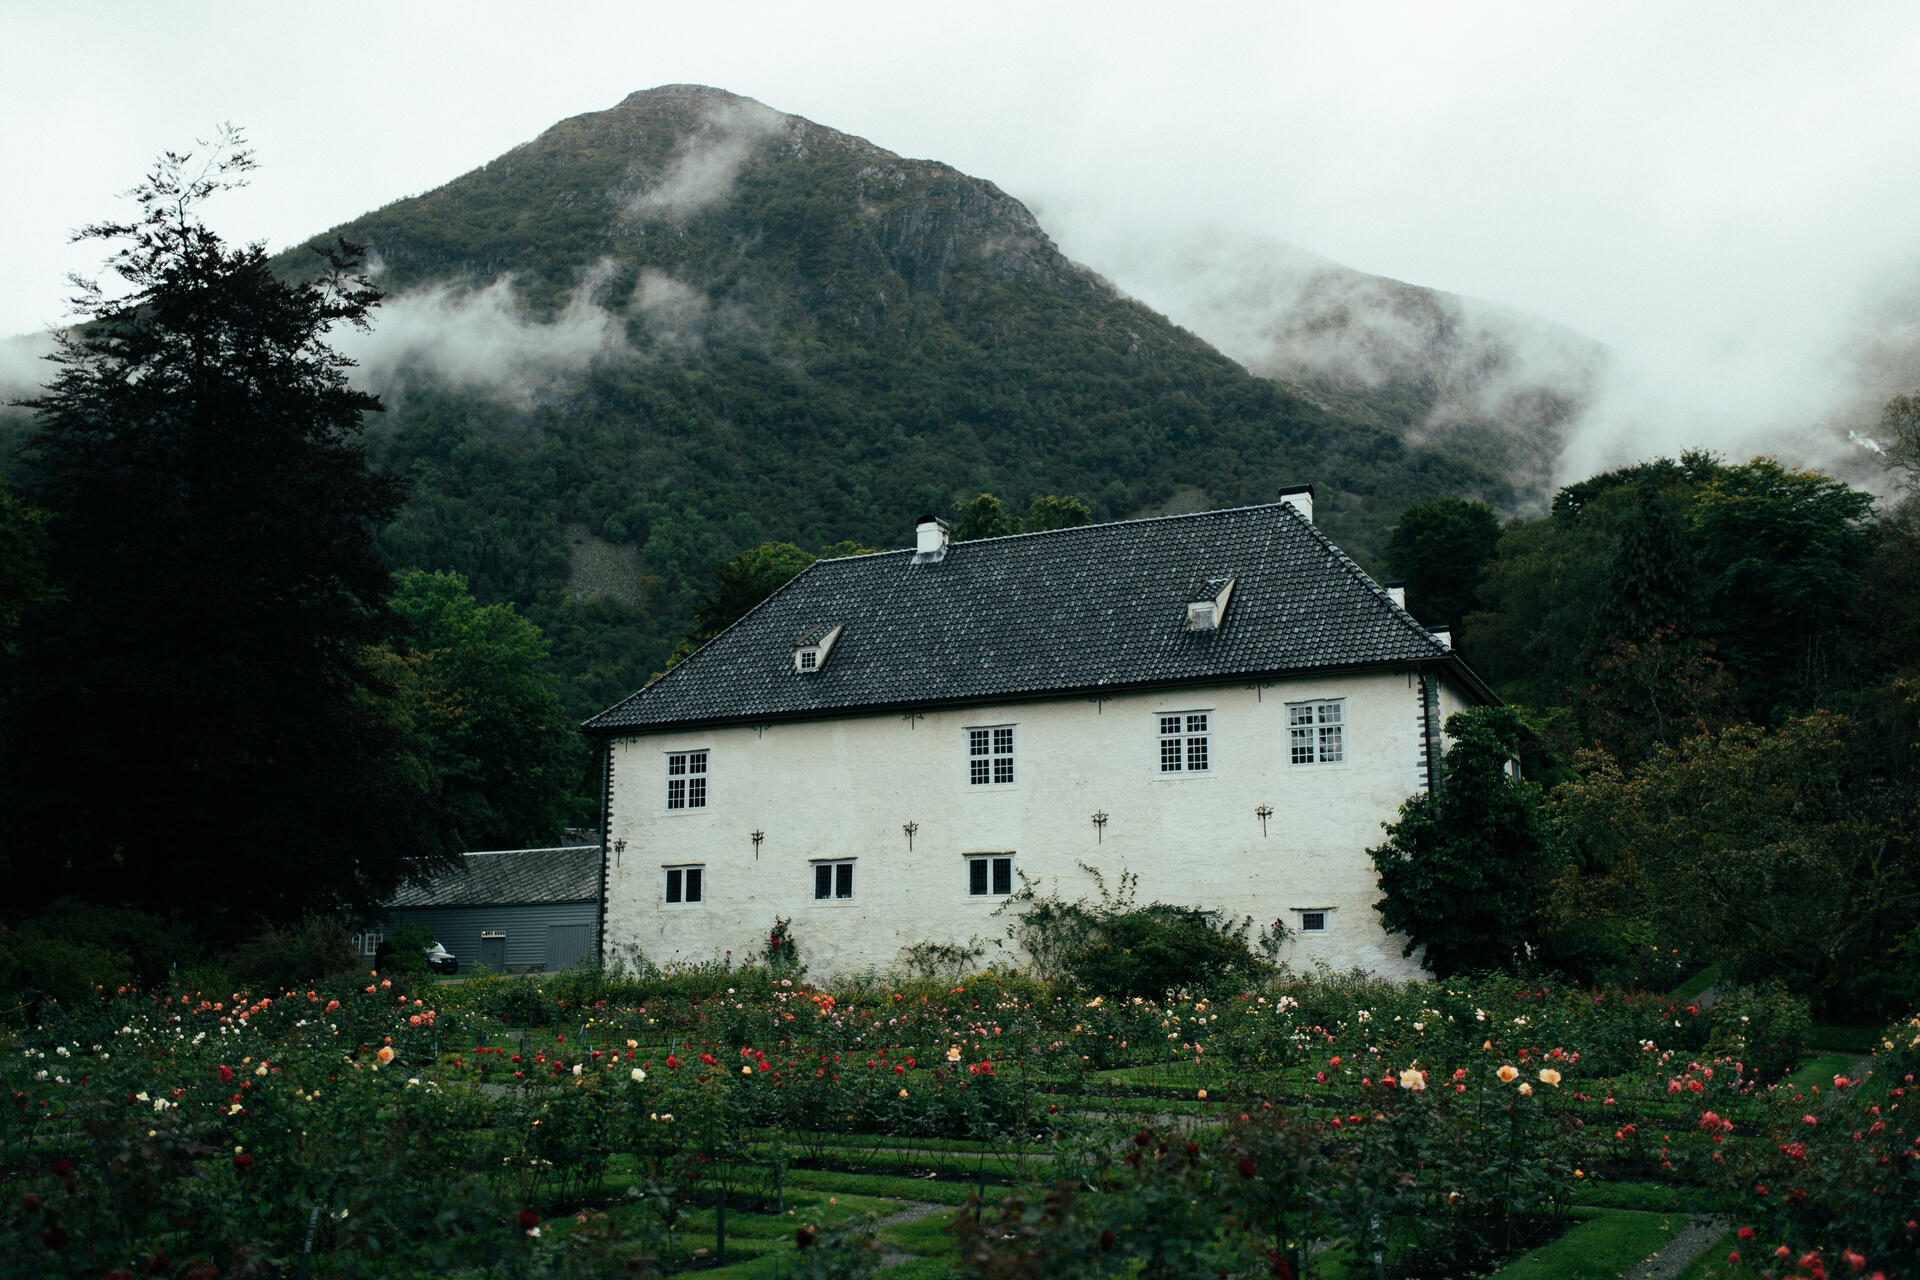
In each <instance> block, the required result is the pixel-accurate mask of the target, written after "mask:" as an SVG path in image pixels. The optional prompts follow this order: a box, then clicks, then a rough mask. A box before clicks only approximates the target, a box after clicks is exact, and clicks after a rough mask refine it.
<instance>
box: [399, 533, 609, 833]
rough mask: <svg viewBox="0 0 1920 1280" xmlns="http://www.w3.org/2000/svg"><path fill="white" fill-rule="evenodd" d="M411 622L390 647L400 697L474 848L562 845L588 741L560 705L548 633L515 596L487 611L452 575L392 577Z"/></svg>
mask: <svg viewBox="0 0 1920 1280" xmlns="http://www.w3.org/2000/svg"><path fill="white" fill-rule="evenodd" d="M393 606H394V608H395V609H396V610H397V611H398V612H399V614H400V615H401V617H402V618H404V619H405V620H406V622H407V623H408V624H409V627H408V631H407V633H406V634H405V635H403V636H401V637H398V638H397V639H396V640H395V641H394V642H393V645H392V650H393V653H394V656H395V658H396V659H397V663H396V670H397V672H398V673H400V678H399V681H398V683H399V688H400V692H401V698H402V701H403V702H404V704H405V705H406V707H407V709H408V711H409V713H410V714H411V716H412V717H413V721H414V725H415V727H416V728H417V729H418V730H419V732H420V734H421V737H422V738H423V739H424V743H425V751H426V758H427V762H428V764H429V765H430V766H431V767H432V769H433V772H434V779H435V782H436V783H437V785H438V787H439V790H440V792H441V794H442V795H443V797H444V798H445V800H446V801H447V803H449V804H450V805H451V806H452V808H453V812H454V820H455V822H456V823H457V824H458V826H459V829H460V836H461V839H462V840H463V841H464V842H465V843H466V845H467V847H468V848H471V849H502V848H516V847H523V846H540V845H547V844H553V843H557V842H558V840H559V837H560V835H561V830H562V828H563V827H565V826H566V825H567V823H568V822H569V821H570V820H574V819H576V818H578V817H580V816H582V809H583V805H584V802H585V797H583V796H580V795H577V794H575V792H576V788H577V787H578V784H579V781H580V779H581V775H582V770H583V769H584V767H585V764H586V756H587V745H586V739H584V738H582V737H581V736H580V733H579V731H578V730H577V729H576V728H575V727H574V725H573V722H572V721H571V720H570V719H569V718H568V717H567V715H566V713H565V712H564V710H562V708H561V705H560V698H559V696H558V694H556V693H555V691H554V688H553V678H552V676H551V674H550V672H549V671H548V667H547V658H548V649H547V640H546V637H545V636H543V635H541V634H540V629H539V628H538V627H536V626H534V625H533V624H532V623H531V622H528V621H527V620H526V619H525V618H522V617H521V616H520V615H519V614H518V613H516V612H515V611H514V608H513V606H512V605H510V604H494V605H488V606H486V607H484V608H482V607H481V606H480V604H479V603H478V602H477V601H475V600H474V598H473V596H472V594H471V593H470V592H469V591H468V590H467V582H466V579H464V578H462V577H461V576H460V575H459V574H457V573H423V572H420V571H418V570H414V571H411V572H408V573H404V574H401V575H399V579H398V582H397V584H396V588H395V591H394V596H393Z"/></svg>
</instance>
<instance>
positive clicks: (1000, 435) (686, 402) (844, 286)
mask: <svg viewBox="0 0 1920 1280" xmlns="http://www.w3.org/2000/svg"><path fill="white" fill-rule="evenodd" d="M328 234H329V236H331V235H334V234H339V235H344V236H346V237H348V238H349V239H352V240H355V241H359V242H362V243H365V244H366V245H368V246H369V249H370V251H371V253H372V255H373V261H374V262H375V264H376V265H377V268H378V271H379V278H380V282H381V284H382V285H383V286H384V287H385V288H386V289H387V290H388V291H389V294H390V297H389V300H388V302H387V303H386V305H385V306H384V307H383V308H382V310H381V313H380V315H379V316H378V317H377V319H376V328H375V331H374V333H373V334H372V335H371V336H370V337H367V338H364V339H359V340H357V341H356V342H355V343H354V345H353V346H352V348H351V349H352V350H353V351H354V352H355V354H357V355H358V356H359V358H360V359H361V361H362V363H363V372H364V375H365V377H366V378H367V380H368V381H369V383H370V384H371V385H372V386H373V388H374V389H376V390H378V391H379V392H380V393H381V394H382V395H383V397H384V398H385V400H386V402H387V405H388V412H387V414H386V415H385V419H384V421H382V422H380V423H378V424H376V425H375V427H374V429H373V432H372V433H371V439H372V440H373V443H374V449H375V454H376V457H377V459H378V461H379V462H380V463H381V464H382V465H384V466H386V467H389V468H392V469H395V470H398V471H401V472H403V473H406V474H408V475H410V476H412V477H413V479H414V482H415V483H414V490H413V495H412V499H411V501H410V502H409V504H408V506H407V508H406V509H405V511H404V512H403V513H402V515H401V517H400V518H399V520H398V521H397V522H396V523H395V524H394V525H393V526H392V527H391V528H390V529H388V530H387V531H386V533H385V534H384V536H383V539H382V548H383V550H384V552H385V554H386V555H387V556H388V557H389V559H390V560H391V561H392V562H393V563H394V564H395V566H396V567H421V568H431V569H442V568H446V569H455V570H458V571H460V572H462V573H465V574H467V575H468V576H469V577H470V578H471V580H472V582H473V585H474V588H475V590H476V592H477V593H478V594H479V595H480V596H481V598H482V599H500V598H508V599H514V600H517V601H519V602H520V603H521V604H522V605H523V606H525V607H526V608H527V609H528V610H529V612H530V613H531V614H532V616H534V617H535V618H536V619H537V620H538V621H539V622H540V623H541V624H542V625H543V626H544V627H546V628H547V629H548V630H549V631H550V632H551V633H552V634H553V636H554V640H555V646H556V654H555V656H556V662H557V664H558V665H559V666H560V668H561V669H562V671H563V672H564V673H565V675H566V677H567V679H568V681H569V682H570V688H569V690H568V697H569V701H570V705H571V706H573V708H574V709H576V710H579V711H583V712H584V711H586V710H590V709H592V708H594V707H596V706H598V705H600V704H603V703H605V702H608V701H610V700H612V699H613V698H616V697H618V696H622V695H624V694H625V693H628V692H631V690H632V688H633V687H635V686H636V685H637V684H638V683H639V682H640V681H642V680H643V679H644V678H645V676H646V675H647V674H648V673H649V672H651V671H653V670H657V669H658V668H659V666H660V665H661V663H662V662H663V660H664V658H665V656H666V654H667V653H668V652H669V650H670V649H671V647H672V645H673V643H674V641H675V640H676V639H677V638H678V637H679V636H680V635H681V634H682V633H683V632H684V631H685V630H686V625H687V619H688V616H689V614H690V610H691V607H692V605H693V603H694V602H695V601H696V600H697V598H698V595H699V592H700V591H701V589H702V588H703V587H704V585H705V581H706V577H707V574H708V571H709V570H710V568H711V566H712V565H713V564H714V563H715V562H717V561H719V560H721V559H723V558H725V557H727V556H730V555H732V554H734V553H736V552H738V551H740V550H741V549H743V548H746V547H750V546H753V545H756V544H758V543H759V542H760V541H761V540H763V539H767V538H774V539H785V540H791V541H795V542H798V543H800V544H802V545H803V546H808V547H816V546H819V545H822V544H825V543H828V542H832V541H837V540H840V539H847V538H851V539H855V540H858V541H861V542H863V543H867V544H869V545H874V546H892V545H897V544H900V543H902V542H903V541H904V540H905V538H906V536H907V532H906V531H907V530H908V529H909V528H910V527H911V523H912V520H913V518H914V517H915V516H916V515H918V514H920V513H922V512H925V511H946V510H948V509H949V508H950V507H951V506H952V504H953V503H954V501H955V500H956V499H958V498H961V497H963V496H966V495H970V494H972V493H973V492H976V491H979V490H988V491H992V492H994V493H997V494H999V495H1001V496H1002V497H1003V498H1005V499H1006V500H1007V501H1008V502H1009V504H1010V505H1012V506H1015V507H1022V508H1023V507H1024V506H1025V505H1026V503H1027V502H1028V501H1029V500H1030V499H1031V498H1032V497H1033V496H1036V495H1039V494H1044V493H1072V494H1078V495H1081V496H1082V497H1084V498H1085V499H1086V500H1087V501H1088V502H1089V503H1090V504H1091V506H1092V507H1093V509H1094V512H1095V515H1096V517H1097V518H1102V519H1111V518H1118V517H1123V516H1127V515H1130V514H1136V513H1139V512H1142V511H1146V510H1151V509H1154V508H1156V506H1158V505H1159V504H1163V503H1165V502H1166V501H1168V500H1169V499H1170V498H1174V497H1175V496H1176V495H1178V500H1180V501H1183V502H1185V503H1187V504H1190V505H1200V504H1206V505H1231V504H1236V503H1244V502H1254V501H1264V500H1269V499H1271V498H1272V496H1273V494H1274V493H1275V492H1277V491H1278V490H1279V489H1280V488H1281V487H1282V486H1284V485H1287V484H1295V483H1302V482H1312V483H1314V484H1315V485H1316V486H1318V489H1319V495H1320V508H1319V509H1320V512H1321V516H1322V522H1323V523H1324V524H1325V525H1326V526H1327V527H1328V528H1329V530H1330V531H1331V532H1332V533H1333V535H1334V536H1335V537H1336V538H1338V539H1340V540H1342V541H1343V542H1344V543H1345V544H1346V545H1348V546H1350V547H1352V548H1353V549H1354V550H1355V551H1357V552H1358V553H1360V554H1361V555H1362V556H1363V557H1365V556H1367V555H1368V554H1369V553H1371V552H1372V551H1373V550H1375V549H1376V548H1377V547H1378V546H1379V545H1380V542H1381V540H1382V538H1383V536H1384V530H1385V528H1386V526H1387V525H1388V523H1389V522H1390V521H1391V520H1392V519H1393V518H1394V516H1395V515H1397V514H1398V512H1399V511H1400V510H1401V508H1402V507H1404V506H1405V505H1406V504H1407V503H1408V502H1410V501H1414V500H1417V499H1421V498H1428V497H1434V496H1438V495H1441V494H1458V493H1467V494H1473V495H1476V496H1483V497H1486V498H1488V499H1489V500H1491V501H1493V502H1495V503H1498V504H1508V503H1513V502H1515V501H1519V500H1522V499H1523V498H1524V497H1525V496H1527V495H1523V494H1519V493H1516V492H1515V490H1514V487H1513V482H1512V480H1511V474H1512V473H1511V471H1510V469H1509V468H1508V466H1507V460H1506V457H1505V455H1503V454H1502V453H1501V451H1500V450H1498V449H1492V450H1479V449H1463V448H1460V447H1459V445H1458V442H1457V441H1449V442H1439V443H1433V444H1428V445H1418V444H1412V443H1409V442H1408V439H1407V438H1406V437H1407V436H1408V435H1409V433H1408V431H1407V430H1406V428H1405V423H1404V415H1400V416H1398V417H1396V415H1395V414H1393V413H1391V412H1364V411H1358V410H1356V409H1355V407H1354V405H1353V404H1352V403H1351V402H1342V401H1339V400H1337V399H1336V398H1334V397H1330V396H1328V395H1326V394H1319V395H1315V396H1308V395H1303V394H1302V393H1301V392H1300V391H1299V389H1297V388H1295V387H1293V386H1291V385H1289V384H1287V383H1284V382H1280V381H1276V380H1272V379H1264V378H1259V377H1255V376H1253V375H1252V374H1250V373H1248V372H1247V370H1246V369H1244V368H1243V367H1241V366H1240V365H1238V364H1236V363H1234V362H1233V361H1232V360H1230V359H1228V358H1227V357H1225V356H1224V355H1222V354H1221V353H1220V352H1218V351H1216V350H1215V349H1213V348H1212V347H1210V346H1208V345H1207V344H1206V343H1204V342H1202V341H1200V340H1199V339H1198V338H1196V337H1195V336H1194V335H1193V334H1191V333H1188V332H1186V331H1185V330H1183V329H1180V328H1178V327H1177V326H1175V325H1174V324H1172V323H1171V322H1169V321H1168V320H1167V319H1165V318H1164V317H1162V316H1161V315H1159V314H1157V313H1155V312H1154V311H1152V310H1150V309H1148V308H1147V307H1145V306H1143V305H1141V304H1140V303H1138V302H1135V301H1132V300H1130V299H1128V298H1126V297H1124V296H1122V295H1120V294H1119V293H1117V292H1116V291H1115V290H1114V289H1113V288H1112V287H1111V286H1110V285H1109V284H1108V283H1107V282H1106V281H1105V280H1103V279H1101V278H1100V277H1099V276H1097V275H1096V274H1094V273H1093V272H1091V271H1089V270H1087V269H1085V268H1083V267H1080V266H1078V265H1076V264H1074V263H1073V262H1070V261H1068V260H1067V259H1066V258H1065V257H1063V256H1062V255H1061V254H1060V252H1059V251H1058V250H1057V249H1056V248H1055V246H1054V244H1053V242H1052V241H1051V240H1050V239H1049V238H1048V236H1047V234H1046V233H1045V232H1044V231H1043V230H1042V229H1041V228H1040V226H1039V225H1038V224H1037V223H1036V222H1035V220H1034V218H1033V217H1032V215H1031V214H1030V213H1029V212H1028V211H1027V209H1026V208H1025V207H1024V206H1022V205H1021V204H1020V203H1019V202H1018V201H1017V200H1014V199H1013V198H1011V197H1009V196H1008V195H1006V194H1005V193H1004V192H1002V191H1000V190H999V189H997V188H996V187H994V186H993V185H992V184H991V183H989V182H985V181H981V180H978V179H974V178H970V177H967V176H966V175H964V174H961V173H958V172H956V171H954V170H953V169H951V168H949V167H947V166H945V165H942V164H939V163H936V162H933V161H926V160H909V159H903V158H902V157H899V156H896V155H894V154H892V153H890V152H887V151H885V150H882V149H881V148H879V147H876V146H874V145H872V144H870V143H868V142H865V141H863V140H861V139H858V138H853V137H849V136H847V135H845V134H841V133H836V132H834V131H833V130H831V129H826V128H822V127H821V126H819V125H816V124H813V123H811V122H809V121H806V120H803V119H800V118H798V117H794V116H788V115H783V114H781V113H779V112H776V111H773V110H771V109H770V108H767V107H764V106H762V105H760V104H759V103H756V102H752V101H751V100H748V99H744V98H740V97H736V96H734V95H731V94H727V93H724V92H721V91H718V90H714V89H707V88H700V87H695V86H671V87H667V88H661V89H655V90H650V91H648V92H644V93H637V94H634V95H632V96H631V97H629V98H628V99H626V100H625V101H624V102H622V103H620V104H619V105H618V106H616V107H614V108H612V109H611V110H608V111H602V112H597V113H593V114H590V115H585V116H579V117H576V118H574V119H571V120H567V121H564V122H562V123H560V124H558V125H556V126H554V127H553V128H551V129H549V130H548V131H547V132H545V133H544V134H542V135H541V136H540V137H539V138H537V139H535V140H534V141H532V142H530V143H528V144H526V145H524V146H522V147H519V148H516V149H515V150H513V151H511V152H509V153H507V154H506V155H504V156H501V157H500V158H499V159H497V160H495V161H493V162H492V163H490V164H488V165H487V166H485V167H484V168H481V169H479V170H476V171H474V172H473V173H470V174H467V175H466V176H464V177H462V178H459V179H457V180H456V181H454V182H452V183H449V184H447V185H446V186H444V187H442V188H439V189H438V190H435V191H431V192H428V193H426V194H424V195H421V196H417V197H414V198H410V199H406V200H401V201H398V202H396V203H394V204H392V205H389V206H387V207H385V208H383V209H381V210H378V211H376V212H374V213H370V214H368V215H367V216H365V217H363V218H359V219H356V220H355V221H353V222H352V223H349V224H347V225H345V226H342V227H338V228H335V229H334V230H333V231H331V232H329V233H328ZM302 257H304V255H302V254H300V253H298V252H297V251H296V252H293V253H289V254H287V255H284V256H283V258H282V259H281V261H282V263H283V265H284V268H285V269H286V270H288V271H295V270H299V269H301V267H302V262H301V259H302Z"/></svg>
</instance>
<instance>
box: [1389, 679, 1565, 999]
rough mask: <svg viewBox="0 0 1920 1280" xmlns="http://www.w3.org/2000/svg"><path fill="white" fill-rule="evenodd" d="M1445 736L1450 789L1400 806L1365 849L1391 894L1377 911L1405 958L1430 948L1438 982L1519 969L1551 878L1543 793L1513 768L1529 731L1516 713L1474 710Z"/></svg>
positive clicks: (1450, 724)
mask: <svg viewBox="0 0 1920 1280" xmlns="http://www.w3.org/2000/svg"><path fill="white" fill-rule="evenodd" d="M1446 730H1447V734H1448V736H1449V737H1450V738H1451V739H1452V740H1453V745H1452V746H1451V747H1450V748H1449V749H1448V751H1447V754H1446V759H1445V769H1444V773H1443V776H1444V778H1445V782H1444V784H1443V785H1442V786H1441V787H1440V789H1439V790H1437V791H1431V792H1423V793H1421V794H1419V795H1415V796H1413V797H1412V798H1411V799H1409V800H1408V801H1407V802H1406V803H1405V804H1403V805H1401V806H1400V819H1399V821H1397V822H1393V823H1390V824H1388V825H1387V829H1386V830H1387V839H1386V843H1384V844H1382V845H1380V846H1378V847H1377V848H1373V849H1369V850H1368V851H1367V853H1368V856H1369V857H1371V858H1372V859H1373V865H1374V869H1375V871H1376V872H1377V873H1378V875H1379V885H1380V891H1381V892H1382V893H1384V894H1385V895H1386V896H1385V897H1384V898H1382V899H1381V900H1380V901H1379V902H1377V903H1375V904H1374V907H1375V909H1376V910H1378V911H1379V912H1380V919H1381V923H1382V924H1383V925H1385V927H1386V929H1387V931H1388V932H1389V933H1396V934H1401V935H1403V936H1404V937H1405V938H1406V940H1407V941H1406V945H1405V947H1404V950H1403V953H1404V954H1406V955H1412V954H1413V953H1414V952H1415V951H1416V950H1417V949H1419V948H1422V947H1424V948H1425V949H1426V956H1425V962H1426V965H1427V968H1428V969H1430V970H1432V972H1433V974H1434V975H1435V976H1436V977H1441V978H1445V977H1449V976H1451V975H1453V974H1456V973H1462V972H1467V971H1470V970H1475V969H1513V968H1515V967H1516V966H1518V965H1519V964H1520V963H1521V962H1522V961H1523V959H1524V958H1525V956H1526V953H1527V948H1528V944H1529V942H1530V940H1531V939H1532V938H1533V937H1534V920H1533V916H1534V910H1535V906H1536V904H1537V902H1538V899H1539V895H1540V892H1541V890H1542V888H1543V887H1544V885H1545V884H1546V882H1547V880H1548V878H1549V874H1550V856H1549V853H1548V850H1547V845H1546V841H1545V839H1544V837H1545V830H1546V829H1545V826H1544V824H1543V822H1542V819H1541V816H1540V788H1539V787H1538V786H1536V785H1535V784H1533V783H1531V782H1528V781H1526V780H1524V779H1522V778H1518V777H1515V776H1513V775H1512V774H1511V773H1509V772H1508V765H1509V762H1510V761H1511V760H1513V759H1514V757H1515V756H1516V755H1517V754H1518V752H1519V748H1520V740H1521V737H1522V736H1523V735H1524V734H1525V733H1526V726H1525V724H1524V723H1523V722H1522V720H1521V719H1520V715H1519V713H1518V712H1517V711H1515V710H1514V709H1513V708H1511V707H1477V708H1474V709H1472V710H1469V711H1462V712H1459V713H1457V714H1455V715H1452V716H1449V717H1448V718H1447V725H1446Z"/></svg>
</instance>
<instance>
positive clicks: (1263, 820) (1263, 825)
mask: <svg viewBox="0 0 1920 1280" xmlns="http://www.w3.org/2000/svg"><path fill="white" fill-rule="evenodd" d="M1253 816H1254V817H1256V818H1258V819H1260V838H1261V839H1262V840H1264V839H1266V838H1267V819H1268V818H1271V817H1272V816H1273V806H1272V805H1270V804H1263V805H1261V806H1260V807H1259V808H1258V809H1255V810H1254V811H1253Z"/></svg>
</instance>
